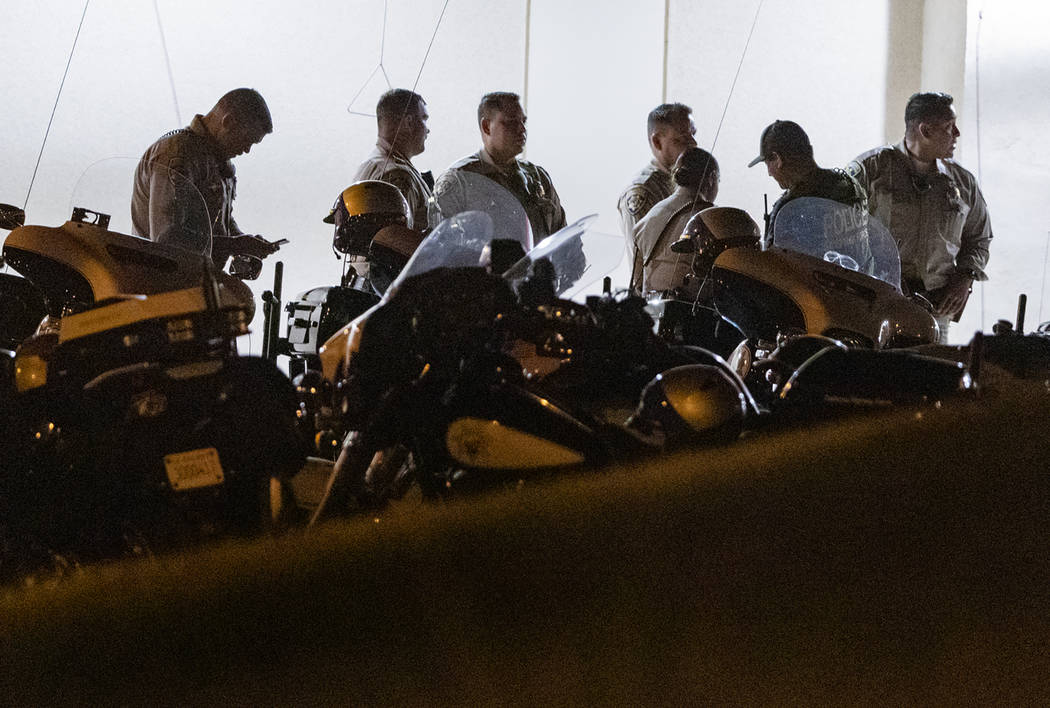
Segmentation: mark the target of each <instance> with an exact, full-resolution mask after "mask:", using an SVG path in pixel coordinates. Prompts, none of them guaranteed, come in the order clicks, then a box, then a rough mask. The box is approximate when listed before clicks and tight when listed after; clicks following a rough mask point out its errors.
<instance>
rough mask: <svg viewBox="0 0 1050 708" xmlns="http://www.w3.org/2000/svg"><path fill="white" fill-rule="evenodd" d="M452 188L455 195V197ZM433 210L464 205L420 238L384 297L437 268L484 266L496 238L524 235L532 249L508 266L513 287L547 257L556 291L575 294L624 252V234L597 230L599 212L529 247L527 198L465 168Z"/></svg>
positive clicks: (526, 247)
mask: <svg viewBox="0 0 1050 708" xmlns="http://www.w3.org/2000/svg"><path fill="white" fill-rule="evenodd" d="M449 191H451V192H454V195H455V199H454V200H453V199H450V198H449ZM435 202H440V205H441V206H440V207H435V206H434V204H433V203H432V205H431V207H432V208H431V215H436V214H439V213H444V212H445V211H447V210H450V209H451V208H453V207H455V208H460V209H461V211H459V212H457V213H454V214H450V215H447V216H445V218H444V219H443V220H442V221H441V222H440V223H438V224H437V226H435V227H434V229H433V230H432V231H431V232H430V234H429V235H428V236H427V237H426V238H425V239H423V242H422V243H420V244H419V247H418V248H416V250H415V252H414V253H413V254H412V257H411V258H410V259H409V261H408V263H407V264H406V265H405V267H404V269H402V271H401V273H400V274H399V275H398V277H397V278H396V279H395V280H394V282H393V283H391V285H390V287H389V288H388V289H387V292H386V295H385V296H384V300H388V299H389V298H390V297H391V296H392V295H393V294H394V293H396V292H397V289H398V287H399V286H400V284H401V283H403V282H405V281H406V280H408V279H409V278H413V277H415V276H417V275H422V274H423V273H426V272H428V271H431V270H434V269H436V268H459V267H467V266H478V265H481V264H482V263H483V262H484V256H485V250H486V248H487V247H488V246H489V244H490V243H491V242H492V240H493V239H509V240H515V241H518V242H519V243H520V244H521V245H522V248H523V249H524V250H525V251H526V253H527V255H526V256H525V257H524V258H523V259H521V260H520V261H518V262H517V263H516V264H514V266H512V267H511V268H510V269H509V270H507V271H506V273H505V275H504V277H506V278H507V280H508V281H510V283H511V285H512V287H515V288H516V287H517V285H518V284H519V283H520V282H521V281H522V280H523V279H524V278H525V277H526V276H527V275H528V274H529V272H530V270H531V268H532V266H533V264H534V263H535V262H536V261H538V260H540V259H547V260H548V261H549V262H550V264H551V265H552V266H553V269H554V272H555V291H556V293H557V294H558V295H559V296H562V297H571V296H573V295H574V294H577V293H579V292H581V291H582V290H583V289H585V288H587V287H588V286H590V285H592V284H593V283H595V282H596V281H598V280H599V279H601V277H602V276H604V275H606V274H608V273H610V272H611V271H613V270H614V269H615V268H616V266H617V265H618V264H619V262H620V259H621V258H622V257H623V237H621V236H613V235H610V234H603V233H601V232H598V231H595V230H594V229H593V227H592V223H593V221H594V220H595V218H596V217H595V216H593V215H592V216H588V217H584V218H582V219H580V220H579V221H576V222H575V223H573V224H570V225H569V226H566V227H565V228H563V229H561V230H560V231H558V232H556V233H554V234H551V235H550V236H549V237H547V238H546V239H544V240H543V241H542V242H541V243H540V244H539V245H538V246H536V247H535V248H533V249H532V250H531V251H530V250H529V245H530V244H531V243H532V230H531V228H530V226H529V220H528V217H527V216H526V214H525V211H524V210H523V209H522V208H521V204H520V203H519V202H518V200H517V199H516V198H515V197H514V195H513V194H511V193H510V192H509V191H507V190H506V189H504V188H503V187H502V186H500V185H499V184H497V183H496V182H494V181H492V180H491V179H489V178H487V177H485V176H483V175H478V174H474V173H472V172H462V173H460V174H459V175H457V177H456V180H455V183H454V187H453V188H452V189H451V190H446V192H445V193H444V194H443V195H437V196H436V197H435Z"/></svg>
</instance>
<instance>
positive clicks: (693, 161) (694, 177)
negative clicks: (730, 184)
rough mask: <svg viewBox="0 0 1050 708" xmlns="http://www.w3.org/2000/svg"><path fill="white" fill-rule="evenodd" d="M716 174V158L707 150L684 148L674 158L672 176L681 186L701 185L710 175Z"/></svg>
mask: <svg viewBox="0 0 1050 708" xmlns="http://www.w3.org/2000/svg"><path fill="white" fill-rule="evenodd" d="M715 174H718V160H716V159H715V156H714V155H712V154H711V153H709V152H708V151H707V150H704V149H703V148H698V147H691V148H686V149H685V151H684V152H683V153H682V154H681V155H679V156H678V159H677V160H675V163H674V168H673V170H672V176H673V177H674V181H675V182H676V183H677V184H680V185H682V186H683V187H693V188H696V187H701V186H703V184H704V182H706V181H707V179H708V178H709V177H710V176H711V175H715Z"/></svg>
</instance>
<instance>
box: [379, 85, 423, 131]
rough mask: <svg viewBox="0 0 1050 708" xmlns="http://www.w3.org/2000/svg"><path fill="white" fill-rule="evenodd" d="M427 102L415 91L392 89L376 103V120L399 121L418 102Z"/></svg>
mask: <svg viewBox="0 0 1050 708" xmlns="http://www.w3.org/2000/svg"><path fill="white" fill-rule="evenodd" d="M425 103H426V101H424V100H423V97H422V96H420V95H419V94H418V93H416V92H415V91H409V90H408V89H403V88H396V89H390V90H389V91H387V92H386V93H384V94H383V95H382V96H380V97H379V102H378V103H376V121H378V122H380V123H382V122H384V121H388V120H396V121H399V120H401V119H402V118H403V117H404V116H405V114H406V113H408V112H409V111H410V110H411V109H413V108H415V106H416V105H417V104H425Z"/></svg>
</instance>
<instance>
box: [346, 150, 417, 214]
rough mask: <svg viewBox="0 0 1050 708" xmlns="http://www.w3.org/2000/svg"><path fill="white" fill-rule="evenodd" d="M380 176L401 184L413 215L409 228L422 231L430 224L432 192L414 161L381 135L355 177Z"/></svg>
mask: <svg viewBox="0 0 1050 708" xmlns="http://www.w3.org/2000/svg"><path fill="white" fill-rule="evenodd" d="M363 179H378V180H382V181H383V182H388V183H390V184H392V185H394V186H395V187H397V188H398V191H400V192H401V195H402V196H403V197H404V198H405V201H406V202H408V211H409V213H410V215H411V222H410V223H409V224H408V226H409V228H412V229H416V230H417V231H423V230H425V229H426V228H427V203H428V201H429V200H430V197H431V196H432V194H433V192H432V191H431V189H430V185H429V184H427V182H426V180H424V179H423V176H422V175H421V174H420V172H419V170H417V169H416V166H415V165H413V164H412V161H411V160H409V159H408V158H407V157H405V156H403V155H399V154H397V153H394V152H392V151H391V150H390V143H389V142H387V141H386V140H383V139H382V138H380V139H379V141H378V142H377V143H376V149H375V150H374V151H373V152H372V154H371V155H369V156H368V159H366V160H365V161H364V162H362V163H361V166H360V167H358V168H357V174H355V175H354V181H355V182H359V181H361V180H363Z"/></svg>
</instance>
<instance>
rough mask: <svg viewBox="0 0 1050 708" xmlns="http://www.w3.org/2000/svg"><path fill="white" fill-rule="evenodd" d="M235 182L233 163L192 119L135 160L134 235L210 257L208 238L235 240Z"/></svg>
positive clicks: (198, 120)
mask: <svg viewBox="0 0 1050 708" xmlns="http://www.w3.org/2000/svg"><path fill="white" fill-rule="evenodd" d="M236 195H237V177H236V176H235V170H234V168H233V164H232V163H231V162H230V161H229V160H227V159H225V158H224V157H222V153H221V151H220V148H219V146H218V145H217V144H216V143H215V141H214V139H213V138H212V137H211V135H210V134H209V133H208V131H207V129H206V128H205V127H204V117H203V116H201V115H200V114H198V115H196V116H194V117H193V120H192V121H191V122H190V125H189V127H188V128H182V129H179V130H173V131H171V132H170V133H167V134H166V135H163V136H161V138H160V139H159V140H157V142H155V143H153V145H151V146H150V147H149V148H148V149H147V150H146V152H145V153H144V154H143V155H142V158H141V159H140V160H139V164H138V168H137V169H136V170H135V183H134V187H133V192H132V196H131V224H132V230H133V231H134V232H135V235H136V236H142V237H144V238H148V239H151V240H153V241H156V242H158V243H169V244H171V245H173V246H179V247H181V248H186V249H189V250H191V251H194V252H195V253H200V254H202V255H206V256H210V255H211V249H212V236H238V235H240V234H241V233H243V232H242V231H241V229H240V228H239V227H238V226H237V222H236V221H234V219H233V200H234V197H235V196H236Z"/></svg>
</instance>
